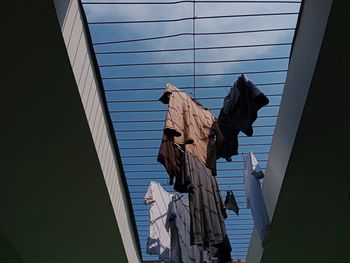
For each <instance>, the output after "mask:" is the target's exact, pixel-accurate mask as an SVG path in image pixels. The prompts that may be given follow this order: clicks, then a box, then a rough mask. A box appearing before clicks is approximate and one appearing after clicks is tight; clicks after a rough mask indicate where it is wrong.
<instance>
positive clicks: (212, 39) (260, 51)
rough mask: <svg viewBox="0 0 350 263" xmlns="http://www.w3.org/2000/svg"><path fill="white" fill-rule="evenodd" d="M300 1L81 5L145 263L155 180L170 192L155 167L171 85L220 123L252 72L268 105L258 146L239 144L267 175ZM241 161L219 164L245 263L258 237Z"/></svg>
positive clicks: (251, 141) (238, 253)
mask: <svg viewBox="0 0 350 263" xmlns="http://www.w3.org/2000/svg"><path fill="white" fill-rule="evenodd" d="M300 4H301V3H300V1H265V0H261V1H229V0H224V1H160V0H159V1H147V0H144V1H114V2H112V1H111V2H106V1H84V2H83V7H84V10H85V13H86V16H87V20H88V24H89V30H90V33H91V35H92V41H93V47H94V51H95V54H96V56H97V60H98V64H99V65H98V66H99V68H100V71H101V74H102V80H103V85H104V87H103V88H104V91H105V94H106V98H107V103H108V109H109V112H110V115H111V118H112V122H113V126H114V129H115V132H116V136H117V138H118V144H119V147H120V148H119V149H120V153H121V158H122V162H123V166H124V170H125V174H126V177H127V182H128V186H129V191H130V194H131V200H132V205H133V210H134V213H135V217H136V224H137V229H138V234H139V238H140V243H141V249H142V256H143V259H144V260H156V259H157V257H155V256H149V255H147V254H146V253H145V247H146V240H147V235H148V210H149V208H148V207H147V206H145V205H144V204H143V196H144V194H145V193H146V191H147V187H148V184H149V182H150V181H151V180H155V181H158V182H160V183H161V184H162V185H163V187H164V188H165V190H167V191H169V192H171V191H172V187H171V186H169V185H168V184H167V183H168V176H167V174H166V172H165V170H164V168H163V167H162V166H161V165H160V164H159V163H157V162H156V157H157V153H158V148H159V144H160V141H161V137H162V128H163V122H164V118H165V112H166V108H167V105H163V104H161V103H160V102H159V101H158V98H159V97H160V95H161V94H162V90H163V88H164V86H165V84H166V83H167V82H171V83H173V84H175V85H176V86H177V87H179V88H182V89H184V90H185V91H186V92H188V94H189V95H191V96H192V97H195V98H196V99H197V100H198V101H199V102H200V103H202V104H203V105H204V106H206V107H208V108H209V109H211V111H212V112H213V114H214V115H215V116H218V113H219V110H220V108H221V106H222V102H223V98H224V97H225V95H226V94H227V92H228V91H229V89H230V87H231V86H232V84H233V82H234V81H235V80H236V78H237V77H238V74H240V73H246V75H247V76H248V78H249V79H250V80H252V81H253V82H254V83H255V84H256V85H257V86H258V87H259V89H260V90H262V91H263V92H264V93H265V94H266V95H267V96H268V97H269V99H270V104H269V105H268V106H267V107H264V108H263V109H261V110H260V111H259V117H258V120H257V121H256V122H255V123H254V135H253V137H250V138H248V137H246V136H244V135H240V136H239V145H240V146H239V152H240V153H242V154H243V153H246V152H248V151H253V152H254V153H255V155H256V157H257V158H258V160H259V161H260V164H261V165H262V167H263V168H265V167H266V164H267V160H268V155H269V150H270V145H271V141H272V137H273V133H274V127H275V123H276V119H277V114H278V109H279V104H280V101H281V96H282V94H283V87H284V81H285V78H286V73H287V70H288V62H289V55H290V50H291V44H292V40H293V36H294V31H295V26H296V21H297V18H298V13H299V9H300ZM242 154H240V155H238V156H236V157H234V158H233V161H232V162H231V163H227V162H226V161H224V160H222V159H220V160H218V177H217V178H218V182H219V185H220V189H221V191H222V196H223V198H224V197H225V191H226V190H233V191H234V193H235V196H236V198H237V201H238V204H239V206H240V209H241V210H240V212H241V213H240V215H239V217H237V216H236V215H234V214H233V213H232V212H231V211H229V212H228V214H229V218H228V219H227V221H226V226H227V229H228V233H229V238H230V241H231V245H232V248H233V252H232V256H233V258H235V259H239V258H241V259H244V258H246V255H247V251H248V246H249V242H250V238H251V234H252V230H253V221H252V217H251V213H250V210H248V209H246V208H245V207H246V201H245V192H244V185H243V171H242V167H243V162H242Z"/></svg>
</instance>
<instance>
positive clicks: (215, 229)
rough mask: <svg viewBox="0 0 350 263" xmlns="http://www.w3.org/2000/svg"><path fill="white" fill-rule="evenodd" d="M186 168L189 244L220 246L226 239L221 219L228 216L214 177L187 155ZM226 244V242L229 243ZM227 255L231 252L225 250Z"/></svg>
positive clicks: (206, 246) (195, 159) (207, 246)
mask: <svg viewBox="0 0 350 263" xmlns="http://www.w3.org/2000/svg"><path fill="white" fill-rule="evenodd" d="M186 169H187V172H188V173H189V175H190V180H191V184H190V187H189V204H190V216H191V232H190V234H191V236H190V237H191V245H199V246H202V247H203V248H204V249H206V248H209V247H210V246H217V245H220V244H222V243H223V241H224V240H225V238H226V237H227V232H226V227H225V223H224V220H225V218H227V214H226V211H225V208H224V205H223V202H222V199H221V196H220V189H219V187H218V184H217V181H216V177H214V176H212V174H211V171H210V170H209V169H208V168H207V167H205V165H203V164H202V163H201V162H200V161H199V160H198V159H197V158H195V157H194V156H193V155H191V154H190V153H187V152H186ZM228 243H229V242H228ZM226 252H227V254H228V256H227V257H229V256H230V253H231V249H230V248H229V249H227V250H226Z"/></svg>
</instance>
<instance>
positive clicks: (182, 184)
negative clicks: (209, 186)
mask: <svg viewBox="0 0 350 263" xmlns="http://www.w3.org/2000/svg"><path fill="white" fill-rule="evenodd" d="M184 155H185V153H184V152H183V150H182V149H181V147H180V146H179V145H176V144H175V143H174V137H170V138H169V137H168V136H166V135H163V139H162V143H161V145H160V148H159V152H158V158H157V161H158V162H160V163H161V164H162V165H163V166H164V167H165V169H166V171H167V173H168V175H169V177H170V182H169V184H170V185H173V184H174V178H175V185H174V190H176V191H178V192H180V193H187V192H188V185H189V183H190V179H189V176H188V175H187V174H186V169H185V156H184Z"/></svg>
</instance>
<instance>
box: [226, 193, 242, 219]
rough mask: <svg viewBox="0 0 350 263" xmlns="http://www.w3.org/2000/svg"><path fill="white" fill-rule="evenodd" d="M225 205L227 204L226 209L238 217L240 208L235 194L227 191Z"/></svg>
mask: <svg viewBox="0 0 350 263" xmlns="http://www.w3.org/2000/svg"><path fill="white" fill-rule="evenodd" d="M224 204H225V208H226V209H229V210H232V211H233V212H235V213H236V215H238V213H239V207H238V204H237V202H236V198H235V196H234V195H233V192H232V191H231V190H230V191H226V198H225V202H224Z"/></svg>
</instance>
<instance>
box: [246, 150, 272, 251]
mask: <svg viewBox="0 0 350 263" xmlns="http://www.w3.org/2000/svg"><path fill="white" fill-rule="evenodd" d="M243 173H244V187H245V190H246V194H247V208H251V210H252V216H253V220H254V224H255V228H256V229H257V231H258V233H259V235H260V238H261V242H262V246H263V247H264V248H265V247H266V242H267V235H268V231H269V225H270V220H269V216H268V214H267V210H266V206H265V202H264V197H263V195H262V191H261V185H260V182H259V179H258V178H262V177H263V176H264V173H263V171H262V170H261V168H260V166H259V163H258V161H257V160H256V158H255V156H254V154H253V153H252V152H249V153H248V154H247V155H246V156H245V162H244V170H243Z"/></svg>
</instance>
